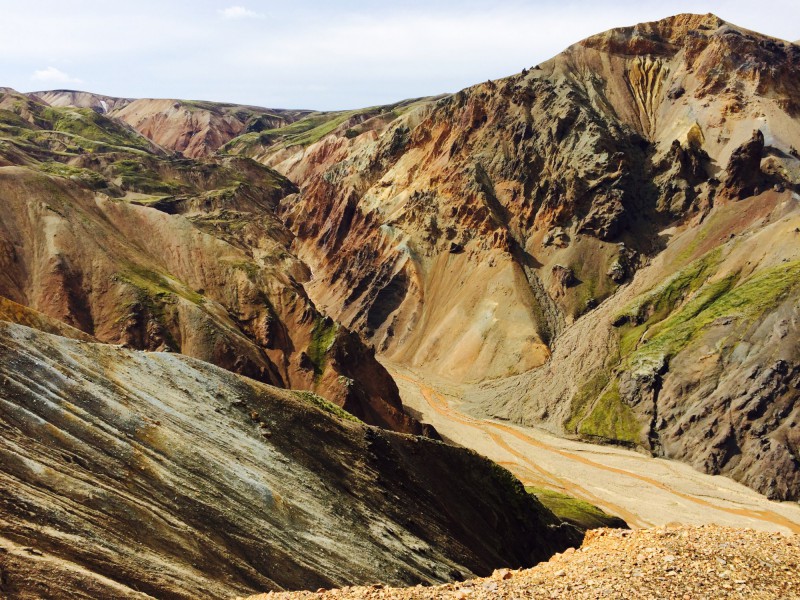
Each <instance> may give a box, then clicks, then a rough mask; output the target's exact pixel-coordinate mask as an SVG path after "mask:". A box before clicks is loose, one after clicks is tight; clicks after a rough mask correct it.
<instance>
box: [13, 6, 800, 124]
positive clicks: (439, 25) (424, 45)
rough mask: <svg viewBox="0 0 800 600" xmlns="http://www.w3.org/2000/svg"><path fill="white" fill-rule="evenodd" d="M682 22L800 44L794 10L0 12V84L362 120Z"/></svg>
mask: <svg viewBox="0 0 800 600" xmlns="http://www.w3.org/2000/svg"><path fill="white" fill-rule="evenodd" d="M681 12H695V13H706V12H713V13H715V14H717V15H718V16H720V17H722V18H723V19H726V20H727V21H730V22H732V23H735V24H737V25H740V26H742V27H746V28H748V29H752V30H755V31H759V32H761V33H765V34H768V35H772V36H775V37H779V38H783V39H788V40H797V39H800V0H760V1H753V0H671V1H666V2H665V1H664V0H614V1H610V0H594V1H590V0H558V1H552V0H546V1H545V0H529V1H523V0H459V1H456V0H405V1H403V2H394V1H392V0H385V1H384V2H366V1H363V0H361V1H360V0H343V1H338V2H337V1H336V0H329V1H327V2H325V1H322V0H313V1H312V0H291V1H287V0H282V1H280V2H279V1H276V0H267V1H265V0H193V1H189V0H158V1H155V0H131V1H129V2H113V1H109V0H103V1H97V0H70V1H69V2H66V1H64V0H17V1H9V0H0V75H2V76H0V86H8V87H12V88H15V89H17V90H19V91H37V90H47V89H62V88H64V89H79V90H89V91H93V92H97V93H102V94H107V95H110V96H122V97H134V98H140V97H148V98H150V97H153V98H181V99H196V100H215V101H225V102H236V103H241V104H253V105H258V106H267V107H271V108H310V109H318V110H337V109H347V108H360V107H365V106H373V105H377V104H387V103H390V102H394V101H397V100H401V99H405V98H413V97H420V96H427V95H434V94H440V93H446V92H454V91H457V90H459V89H462V88H464V87H467V86H469V85H472V84H475V83H478V82H481V81H486V80H487V79H496V78H499V77H503V76H506V75H511V74H513V73H516V72H519V71H521V70H522V69H523V68H526V67H530V66H532V65H535V64H537V63H539V62H542V61H543V60H546V59H548V58H550V57H551V56H553V55H555V54H557V53H558V52H560V51H561V50H563V49H564V48H566V47H567V46H569V45H570V44H572V43H574V42H576V41H579V40H581V39H583V38H585V37H587V36H589V35H592V34H594V33H599V32H601V31H604V30H606V29H610V28H612V27H619V26H624V25H633V24H635V23H638V22H642V21H652V20H656V19H660V18H663V17H666V16H669V15H671V14H676V13H681Z"/></svg>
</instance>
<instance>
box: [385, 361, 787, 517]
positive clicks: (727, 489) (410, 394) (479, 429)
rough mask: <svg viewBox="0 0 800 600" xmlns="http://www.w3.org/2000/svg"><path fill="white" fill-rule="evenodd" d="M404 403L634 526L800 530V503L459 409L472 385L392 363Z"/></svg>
mask: <svg viewBox="0 0 800 600" xmlns="http://www.w3.org/2000/svg"><path fill="white" fill-rule="evenodd" d="M387 368H389V370H390V371H391V373H392V375H393V376H394V377H395V380H396V381H397V385H398V387H399V388H400V394H401V396H402V398H403V402H404V403H405V404H406V405H407V406H409V407H410V408H412V409H413V410H415V411H418V412H419V413H420V414H421V416H422V417H423V419H424V420H425V421H427V422H429V423H431V424H432V425H434V426H435V427H436V428H437V429H438V430H439V432H440V433H441V434H442V435H443V436H445V437H446V438H448V439H451V440H453V441H455V442H457V443H459V444H463V445H464V446H467V447H469V448H472V449H474V450H475V451H477V452H479V453H481V454H483V455H485V456H488V457H489V458H491V459H492V460H494V461H496V462H498V463H500V464H502V465H503V466H505V467H506V468H508V469H509V470H511V471H512V472H513V473H514V474H515V475H516V476H517V477H519V479H520V480H521V481H522V482H523V483H524V484H525V485H540V486H544V487H549V488H552V489H557V490H562V491H564V492H566V493H568V494H571V495H573V496H576V497H578V498H582V499H584V500H587V501H588V502H591V503H593V504H596V505H598V506H600V507H602V508H603V509H605V510H606V511H608V512H610V513H613V514H616V515H618V516H620V517H622V518H623V519H625V520H626V521H627V522H628V523H629V524H630V525H631V526H632V527H651V526H657V525H666V524H668V523H673V524H674V523H680V524H691V525H699V524H706V523H715V524H718V525H728V526H734V527H752V528H753V529H761V530H767V531H781V532H784V533H789V532H794V533H800V504H797V503H793V502H772V501H770V500H767V499H766V498H765V497H764V496H762V495H761V494H758V493H757V492H754V491H753V490H751V489H749V488H747V487H745V486H743V485H740V484H738V483H736V482H734V481H733V480H731V479H728V478H727V477H720V476H711V475H704V474H702V473H699V472H697V471H695V470H694V469H693V468H692V467H690V466H688V465H685V464H683V463H679V462H675V461H670V460H665V459H656V458H652V457H649V456H646V455H643V454H639V453H637V452H633V451H629V450H624V449H620V448H615V447H609V446H598V445H594V444H587V443H582V442H577V441H574V440H567V439H562V438H559V437H556V436H553V435H551V434H549V433H546V432H544V431H541V430H538V429H533V428H529V427H521V426H516V425H512V424H510V423H507V422H501V421H495V420H488V419H478V418H475V417H472V416H469V415H467V414H464V413H462V412H460V411H459V405H460V404H461V402H462V399H463V398H465V397H466V396H465V395H466V394H469V393H470V390H469V388H468V387H466V386H464V387H459V386H455V385H453V384H449V383H440V382H437V384H436V385H435V386H434V385H432V384H431V383H430V382H427V381H421V380H420V379H419V378H418V376H417V375H416V374H414V373H412V372H410V371H408V370H406V369H403V368H402V367H398V366H396V365H392V364H387Z"/></svg>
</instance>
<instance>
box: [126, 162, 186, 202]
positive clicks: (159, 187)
mask: <svg viewBox="0 0 800 600" xmlns="http://www.w3.org/2000/svg"><path fill="white" fill-rule="evenodd" d="M111 172H112V173H113V174H114V177H118V178H119V183H120V186H121V187H122V188H124V189H127V190H132V191H135V192H139V193H142V194H149V195H167V196H170V195H174V194H176V193H178V192H180V191H181V190H182V189H183V186H181V184H180V183H178V182H176V181H166V180H164V179H163V178H162V177H161V175H160V174H159V173H158V172H157V171H155V170H153V169H151V168H150V167H149V166H148V165H146V164H145V163H144V161H141V160H136V159H131V158H126V159H122V160H117V161H115V162H114V163H113V164H112V165H111Z"/></svg>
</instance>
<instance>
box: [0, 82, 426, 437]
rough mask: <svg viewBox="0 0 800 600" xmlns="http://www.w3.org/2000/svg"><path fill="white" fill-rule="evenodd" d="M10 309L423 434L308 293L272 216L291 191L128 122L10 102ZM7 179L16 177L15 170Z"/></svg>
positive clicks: (0, 259)
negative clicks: (178, 154)
mask: <svg viewBox="0 0 800 600" xmlns="http://www.w3.org/2000/svg"><path fill="white" fill-rule="evenodd" d="M0 136H1V137H2V140H0V198H2V203H0V248H2V253H0V266H1V267H2V268H0V296H4V297H6V298H8V299H10V300H12V301H14V302H17V303H19V304H22V305H25V306H28V307H31V308H33V309H35V310H38V311H40V312H42V313H45V314H47V315H49V316H50V317H53V318H56V319H59V320H61V321H63V322H65V323H67V324H68V325H71V326H73V327H76V328H78V329H80V330H82V331H84V332H86V333H88V334H90V335H92V336H94V337H95V338H97V339H98V340H100V341H104V342H110V343H121V344H126V345H130V346H132V347H134V348H139V349H148V350H169V351H176V352H182V353H184V354H187V355H190V356H193V357H195V358H200V359H202V360H207V361H210V362H212V363H214V364H217V365H219V366H222V367H224V368H227V369H230V370H232V371H235V372H237V373H241V374H245V375H248V376H250V377H253V378H256V379H259V380H261V381H264V382H267V383H271V384H274V385H279V386H282V387H291V388H301V389H309V390H314V391H317V392H319V393H320V394H323V395H324V396H326V397H328V398H329V399H330V400H332V401H334V402H336V403H337V404H339V405H341V406H344V407H345V408H346V409H347V410H349V411H351V412H352V413H353V414H356V415H357V416H359V417H361V418H363V419H364V420H366V421H368V422H370V423H374V424H378V425H382V426H386V427H389V428H392V429H396V430H399V431H407V432H414V433H420V432H422V431H423V429H422V427H421V426H420V425H419V423H417V422H415V421H414V420H413V419H411V418H409V417H408V416H407V415H405V414H404V413H403V410H402V406H401V405H400V400H399V396H398V395H397V389H396V386H394V383H393V381H392V380H391V378H390V377H389V375H388V373H386V371H385V370H384V369H383V367H381V366H380V365H379V364H378V363H377V361H375V358H374V355H373V352H372V351H371V350H369V349H368V348H366V347H364V345H363V344H362V343H361V341H360V340H359V339H358V338H357V336H355V335H353V334H352V333H350V332H349V331H347V330H346V329H345V328H343V327H341V326H340V325H339V324H338V323H336V322H334V321H333V320H332V319H330V318H327V317H326V316H325V315H324V314H321V313H320V312H319V311H318V310H317V309H316V307H315V306H314V304H313V303H312V302H311V300H310V299H309V298H308V296H307V295H306V293H305V291H304V290H303V288H302V286H301V285H300V284H299V283H298V281H297V279H301V280H302V279H304V278H305V277H306V276H307V275H306V273H307V271H308V269H307V267H306V266H305V265H304V264H303V263H302V262H300V261H299V260H298V259H297V258H296V257H295V256H294V255H293V254H292V253H291V252H290V250H289V248H288V247H289V245H290V244H291V240H292V234H291V233H290V232H289V231H288V230H287V229H286V228H285V227H284V226H283V224H282V223H281V222H280V221H279V219H278V218H277V216H276V215H275V212H276V210H277V209H276V207H277V202H278V200H279V199H280V198H281V197H282V196H283V195H286V194H287V193H291V192H293V191H294V190H295V188H294V186H293V185H292V184H291V183H290V182H289V181H287V180H286V179H285V178H283V177H281V176H280V175H279V174H277V173H275V172H274V171H272V170H270V169H268V168H265V167H263V166H261V165H258V164H257V163H255V162H253V161H251V160H249V159H241V158H233V157H228V158H221V159H206V160H197V161H195V160H190V159H179V158H174V157H170V156H165V155H164V154H163V151H161V150H159V149H157V148H156V147H154V146H152V144H151V143H150V142H149V141H148V140H147V139H145V138H143V137H142V136H140V135H139V134H137V133H136V132H135V131H133V130H132V129H130V128H128V127H127V126H125V125H124V124H122V123H120V122H119V121H118V120H115V119H113V118H109V117H106V116H103V115H100V114H98V113H96V112H94V111H92V110H91V109H88V108H83V109H79V108H53V107H49V106H46V105H43V104H41V103H39V102H37V101H34V100H30V99H28V98H26V97H25V96H21V95H19V94H15V93H13V92H10V91H9V92H6V93H4V94H2V96H0ZM4 165H5V166H4Z"/></svg>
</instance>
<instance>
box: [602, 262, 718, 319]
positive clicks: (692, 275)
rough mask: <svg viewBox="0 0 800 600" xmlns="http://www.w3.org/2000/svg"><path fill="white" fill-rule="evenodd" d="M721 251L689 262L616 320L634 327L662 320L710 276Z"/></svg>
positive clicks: (640, 298) (635, 302)
mask: <svg viewBox="0 0 800 600" xmlns="http://www.w3.org/2000/svg"><path fill="white" fill-rule="evenodd" d="M721 260H722V250H721V248H717V249H715V250H712V251H711V252H709V253H708V254H705V255H704V256H702V257H700V258H698V259H697V260H695V261H694V262H692V263H690V264H689V265H687V266H686V267H684V268H683V269H681V270H680V271H678V272H677V273H676V274H675V275H673V276H672V277H670V278H668V279H667V280H666V281H664V282H663V283H661V284H660V285H658V286H656V287H655V288H653V289H652V290H650V291H649V292H646V293H644V294H642V295H641V296H639V297H638V298H637V299H636V300H635V301H634V302H633V303H631V304H629V305H628V306H627V307H625V309H623V310H622V311H621V312H620V313H619V314H618V315H617V317H616V319H617V320H621V318H622V317H627V319H628V320H629V321H632V322H633V323H634V324H641V323H644V322H645V321H650V322H655V321H660V320H661V319H663V318H665V317H666V316H667V315H668V314H669V313H671V312H672V311H673V310H674V309H675V307H676V306H677V305H678V304H680V303H681V302H682V301H683V300H684V298H686V296H687V295H689V294H691V293H692V292H694V291H696V290H697V289H699V288H700V287H701V286H702V285H703V284H704V283H705V282H706V280H707V279H708V278H709V277H710V276H711V275H713V274H714V272H715V271H716V269H717V267H718V266H719V263H720V261H721Z"/></svg>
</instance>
